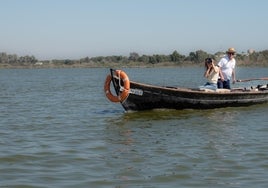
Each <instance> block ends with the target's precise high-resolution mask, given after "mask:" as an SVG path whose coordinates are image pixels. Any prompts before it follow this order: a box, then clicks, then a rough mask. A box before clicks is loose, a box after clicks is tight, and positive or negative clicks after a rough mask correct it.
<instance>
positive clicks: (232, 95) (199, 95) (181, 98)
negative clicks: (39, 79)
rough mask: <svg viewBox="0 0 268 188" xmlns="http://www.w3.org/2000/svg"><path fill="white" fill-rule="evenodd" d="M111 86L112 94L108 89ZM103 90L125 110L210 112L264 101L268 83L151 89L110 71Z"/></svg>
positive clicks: (120, 72)
mask: <svg viewBox="0 0 268 188" xmlns="http://www.w3.org/2000/svg"><path fill="white" fill-rule="evenodd" d="M111 83H112V84H113V86H114V89H115V93H116V94H113V93H112V92H111V89H110V84H111ZM104 90H105V93H106V96H107V98H108V99H109V100H111V101H112V102H121V104H122V106H123V108H124V109H125V110H126V111H129V110H133V111H139V110H149V109H158V108H166V109H212V108H222V107H238V106H249V105H253V104H260V103H265V102H268V84H267V85H262V86H260V85H259V86H257V87H256V88H251V89H246V88H244V89H232V90H227V89H218V90H216V91H212V90H202V91H201V90H198V89H190V88H180V87H168V86H155V85H149V84H143V83H138V82H133V81H129V79H128V76H127V74H126V73H125V72H123V71H121V70H113V69H111V74H109V75H108V76H107V78H106V81H105V85H104Z"/></svg>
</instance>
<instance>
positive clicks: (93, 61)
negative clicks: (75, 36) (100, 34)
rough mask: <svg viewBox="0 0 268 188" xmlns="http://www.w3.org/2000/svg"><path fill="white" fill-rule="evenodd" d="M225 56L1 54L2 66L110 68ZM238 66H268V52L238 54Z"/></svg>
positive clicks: (198, 62) (191, 54)
mask: <svg viewBox="0 0 268 188" xmlns="http://www.w3.org/2000/svg"><path fill="white" fill-rule="evenodd" d="M223 55H225V52H217V53H215V54H209V53H207V52H205V51H203V50H197V51H195V52H190V53H189V55H188V56H186V55H182V54H180V53H179V52H177V51H176V50H175V51H173V52H172V53H171V54H169V55H161V54H154V55H139V54H138V53H136V52H131V53H130V54H129V56H121V55H119V56H116V55H114V56H97V57H91V58H89V57H84V58H81V59H77V60H71V59H63V60H57V59H54V60H45V61H43V60H42V61H39V60H38V59H37V58H35V57H34V56H28V55H27V56H18V55H16V54H7V53H5V52H2V53H0V65H11V66H12V65H13V66H16V65H19V66H29V65H55V66H61V65H64V66H68V65H90V66H99V67H101V66H109V65H110V64H116V65H122V66H124V65H125V66H128V65H135V64H138V65H149V66H150V65H157V64H161V63H166V64H165V65H185V64H201V63H203V62H204V59H205V58H207V57H211V58H213V59H215V60H216V61H219V60H220V58H221V57H222V56H223ZM235 58H236V60H237V63H238V64H243V65H266V66H268V50H263V51H259V52H255V51H252V50H248V52H247V53H241V54H239V53H237V54H236V56H235Z"/></svg>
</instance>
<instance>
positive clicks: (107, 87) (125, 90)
mask: <svg viewBox="0 0 268 188" xmlns="http://www.w3.org/2000/svg"><path fill="white" fill-rule="evenodd" d="M115 74H116V76H118V77H119V80H122V81H123V83H124V86H123V87H122V88H120V92H119V95H118V96H114V95H113V94H112V92H111V89H110V85H111V82H112V76H111V75H107V77H106V80H105V84H104V92H105V94H106V97H107V98H108V99H109V100H110V101H112V102H122V101H124V100H125V99H126V98H127V97H128V94H129V89H130V82H129V79H128V76H127V74H126V73H125V72H124V71H121V70H116V72H115ZM121 90H122V91H121Z"/></svg>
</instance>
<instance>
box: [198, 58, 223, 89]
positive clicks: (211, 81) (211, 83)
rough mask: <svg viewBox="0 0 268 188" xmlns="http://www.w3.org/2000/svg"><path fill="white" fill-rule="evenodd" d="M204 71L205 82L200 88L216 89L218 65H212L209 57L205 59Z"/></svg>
mask: <svg viewBox="0 0 268 188" xmlns="http://www.w3.org/2000/svg"><path fill="white" fill-rule="evenodd" d="M205 67H206V71H205V73H204V77H206V78H207V83H206V84H205V85H204V86H200V87H199V88H200V89H201V90H203V89H212V90H216V89H217V81H218V78H219V67H218V66H216V65H214V62H213V60H212V59H211V58H206V59H205Z"/></svg>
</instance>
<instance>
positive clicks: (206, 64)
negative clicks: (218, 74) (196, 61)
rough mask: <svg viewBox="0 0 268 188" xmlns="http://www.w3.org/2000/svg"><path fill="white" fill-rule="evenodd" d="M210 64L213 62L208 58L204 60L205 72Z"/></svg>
mask: <svg viewBox="0 0 268 188" xmlns="http://www.w3.org/2000/svg"><path fill="white" fill-rule="evenodd" d="M212 62H213V60H212V59H211V58H210V57H209V58H206V59H205V68H206V70H208V68H209V64H211V63H212Z"/></svg>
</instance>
